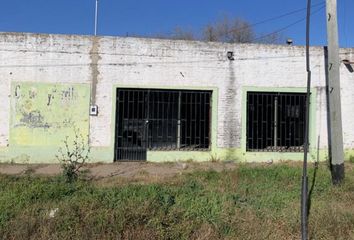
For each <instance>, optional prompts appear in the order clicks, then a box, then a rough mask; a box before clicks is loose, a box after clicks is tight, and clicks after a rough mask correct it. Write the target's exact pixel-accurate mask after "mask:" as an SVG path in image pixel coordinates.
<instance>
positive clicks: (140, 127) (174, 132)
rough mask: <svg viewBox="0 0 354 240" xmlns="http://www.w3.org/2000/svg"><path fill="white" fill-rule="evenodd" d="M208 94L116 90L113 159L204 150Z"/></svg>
mask: <svg viewBox="0 0 354 240" xmlns="http://www.w3.org/2000/svg"><path fill="white" fill-rule="evenodd" d="M210 108H211V91H189V90H156V89H117V110H116V140H115V160H146V151H147V150H156V151H158V150H164V151H166V150H178V151H181V150H188V151H195V150H208V149H209V147H210V117H211V111H210Z"/></svg>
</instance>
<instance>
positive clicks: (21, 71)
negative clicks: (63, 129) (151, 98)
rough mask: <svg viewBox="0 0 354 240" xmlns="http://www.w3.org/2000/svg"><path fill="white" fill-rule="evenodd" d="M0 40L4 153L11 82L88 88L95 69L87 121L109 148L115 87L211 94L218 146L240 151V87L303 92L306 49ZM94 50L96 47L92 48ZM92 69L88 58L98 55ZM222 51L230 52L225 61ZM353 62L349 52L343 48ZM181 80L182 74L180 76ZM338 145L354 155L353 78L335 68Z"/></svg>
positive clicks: (316, 64)
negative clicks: (93, 111) (93, 110)
mask: <svg viewBox="0 0 354 240" xmlns="http://www.w3.org/2000/svg"><path fill="white" fill-rule="evenodd" d="M93 39H94V38H93V37H89V36H75V35H44V34H23V33H0V90H1V94H0V109H1V118H0V120H1V121H0V146H3V147H4V146H7V144H8V139H9V126H10V124H9V121H10V112H9V111H10V107H9V106H10V94H11V92H10V86H11V82H21V81H23V82H52V83H59V82H65V83H68V82H72V83H87V84H90V83H91V82H92V80H93V78H94V76H93V75H94V71H95V70H97V72H96V74H97V92H96V100H97V101H96V104H97V105H98V106H99V113H100V114H99V116H97V117H91V119H90V139H91V143H92V145H93V146H99V147H106V146H110V145H111V140H112V137H113V134H114V129H113V125H112V122H111V119H112V113H113V112H112V103H113V101H114V100H113V99H112V94H113V86H132V87H145V88H149V87H168V88H171V89H173V88H180V87H184V88H185V87H191V88H195V87H197V88H198V87H217V88H218V91H219V99H218V133H217V145H218V147H240V144H241V109H242V104H241V103H242V87H243V86H258V87H305V86H306V71H305V70H306V69H305V48H304V47H297V46H285V45H258V44H223V43H203V42H190V41H172V40H157V39H142V38H119V37H98V38H97V39H96V40H97V41H96V43H95V41H93ZM94 43H95V44H97V45H96V46H94ZM95 49H98V54H99V55H98V58H97V59H96V60H98V62H97V64H98V65H97V68H95V67H94V66H95V64H96V63H95V60H94V59H95V58H94V57H93V56H94V54H97V52H96V50H95ZM227 51H234V53H235V61H229V60H228V59H227V57H226V53H227ZM323 52H324V50H323V48H322V47H312V48H311V56H312V60H311V66H312V67H311V70H312V79H313V82H312V86H313V87H314V88H316V89H317V96H316V99H317V102H316V104H317V112H316V119H317V122H316V136H320V139H321V140H320V146H321V148H324V147H326V146H327V121H326V114H327V112H326V96H325V71H324V70H325V68H324V54H323ZM340 57H341V59H345V58H346V59H351V60H353V59H354V49H341V55H340ZM181 73H182V74H181ZM341 86H342V111H343V129H344V144H345V147H346V148H354V125H353V124H352V122H354V110H353V109H354V108H353V106H354V94H353V91H352V89H354V73H350V72H349V71H348V70H347V69H346V67H345V66H344V65H343V64H342V65H341Z"/></svg>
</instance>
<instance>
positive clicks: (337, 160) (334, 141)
mask: <svg viewBox="0 0 354 240" xmlns="http://www.w3.org/2000/svg"><path fill="white" fill-rule="evenodd" d="M326 12H327V41H328V61H327V62H328V66H326V67H327V70H328V100H329V136H330V139H329V148H330V150H329V154H330V156H329V158H330V161H331V171H332V182H333V184H335V185H336V184H340V183H341V182H342V181H343V179H344V152H343V130H342V110H341V98H340V77H339V64H340V62H339V46H338V23H337V0H326Z"/></svg>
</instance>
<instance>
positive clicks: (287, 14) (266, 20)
mask: <svg viewBox="0 0 354 240" xmlns="http://www.w3.org/2000/svg"><path fill="white" fill-rule="evenodd" d="M320 5H322V7H324V6H325V2H324V1H322V2H320V3H317V4H313V5H312V6H311V7H317V6H320ZM306 9H307V8H301V9H297V10H294V11H291V12H288V13H284V14H282V15H279V16H276V17H272V18H268V19H265V20H262V21H259V22H256V23H253V24H251V25H250V27H254V26H257V25H260V24H263V23H267V22H271V21H274V20H278V19H281V18H284V17H287V16H290V15H293V14H296V13H299V12H302V11H305V10H306Z"/></svg>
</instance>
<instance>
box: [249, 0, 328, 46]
mask: <svg viewBox="0 0 354 240" xmlns="http://www.w3.org/2000/svg"><path fill="white" fill-rule="evenodd" d="M324 8H325V6H322V7H320V8H319V9H317V10H316V11H313V12H312V13H311V16H312V15H314V14H316V13H318V12H319V11H321V10H322V9H324ZM305 20H306V17H304V18H301V19H299V20H296V21H295V22H292V23H290V24H289V25H286V26H285V27H282V28H279V29H277V30H275V31H274V32H271V33H268V34H265V35H262V36H260V37H257V38H255V39H254V41H258V40H260V39H263V38H266V37H269V36H272V35H274V34H277V33H280V32H282V31H284V30H286V29H288V28H290V27H292V26H294V25H296V24H298V23H300V22H303V21H305Z"/></svg>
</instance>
